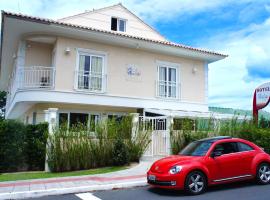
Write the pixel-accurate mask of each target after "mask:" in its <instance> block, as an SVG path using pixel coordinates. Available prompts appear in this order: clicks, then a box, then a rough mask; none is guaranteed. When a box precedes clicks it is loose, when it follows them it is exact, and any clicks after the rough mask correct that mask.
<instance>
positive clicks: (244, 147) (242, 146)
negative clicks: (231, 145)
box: [238, 142, 254, 151]
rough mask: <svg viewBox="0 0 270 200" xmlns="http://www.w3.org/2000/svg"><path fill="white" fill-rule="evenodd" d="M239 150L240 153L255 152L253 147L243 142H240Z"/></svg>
mask: <svg viewBox="0 0 270 200" xmlns="http://www.w3.org/2000/svg"><path fill="white" fill-rule="evenodd" d="M238 148H239V151H252V150H254V149H253V148H252V147H251V146H249V145H248V144H244V143H242V142H238Z"/></svg>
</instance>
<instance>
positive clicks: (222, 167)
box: [209, 142, 241, 182]
mask: <svg viewBox="0 0 270 200" xmlns="http://www.w3.org/2000/svg"><path fill="white" fill-rule="evenodd" d="M213 151H221V152H222V153H221V155H220V156H217V157H211V158H209V159H211V162H210V163H211V167H210V170H211V171H212V172H213V175H212V180H213V181H214V182H220V181H223V179H230V178H233V177H237V176H240V175H241V156H240V155H239V151H238V145H237V143H236V142H224V143H219V144H216V146H215V147H214V150H213ZM210 173H211V172H210Z"/></svg>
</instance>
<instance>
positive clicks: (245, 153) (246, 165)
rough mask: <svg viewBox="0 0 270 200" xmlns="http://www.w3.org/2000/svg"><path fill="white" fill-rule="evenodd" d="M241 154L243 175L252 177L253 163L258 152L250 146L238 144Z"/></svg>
mask: <svg viewBox="0 0 270 200" xmlns="http://www.w3.org/2000/svg"><path fill="white" fill-rule="evenodd" d="M237 145H238V149H239V154H240V155H241V165H242V166H241V168H242V171H241V172H242V174H241V175H251V174H252V161H253V158H254V156H255V154H256V151H255V150H254V149H253V147H251V146H250V145H248V144H246V143H243V142H237Z"/></svg>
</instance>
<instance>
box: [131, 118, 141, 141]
mask: <svg viewBox="0 0 270 200" xmlns="http://www.w3.org/2000/svg"><path fill="white" fill-rule="evenodd" d="M130 115H131V116H132V136H131V138H132V140H134V139H136V132H137V131H138V129H139V113H131V114H130Z"/></svg>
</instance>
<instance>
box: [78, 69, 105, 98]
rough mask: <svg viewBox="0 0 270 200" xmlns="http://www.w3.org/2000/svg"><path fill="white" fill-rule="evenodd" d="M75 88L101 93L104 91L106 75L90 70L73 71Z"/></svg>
mask: <svg viewBox="0 0 270 200" xmlns="http://www.w3.org/2000/svg"><path fill="white" fill-rule="evenodd" d="M75 80H76V89H77V90H81V91H86V92H94V93H102V92H105V91H106V80H107V76H106V75H105V74H103V73H94V72H91V71H76V72H75Z"/></svg>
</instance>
